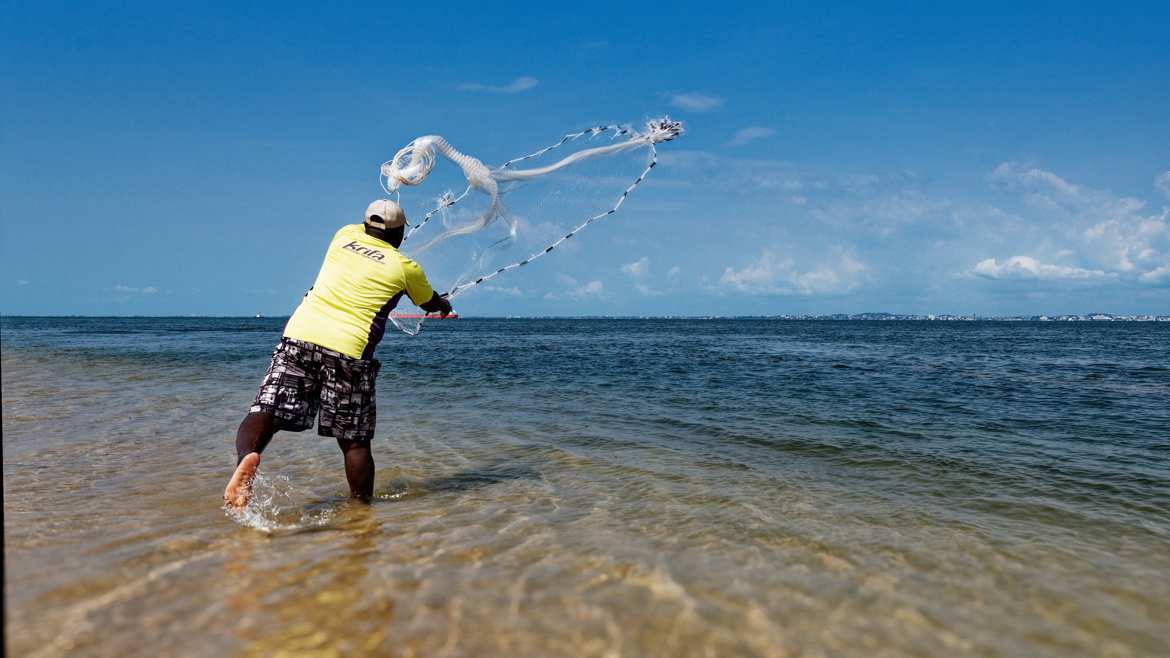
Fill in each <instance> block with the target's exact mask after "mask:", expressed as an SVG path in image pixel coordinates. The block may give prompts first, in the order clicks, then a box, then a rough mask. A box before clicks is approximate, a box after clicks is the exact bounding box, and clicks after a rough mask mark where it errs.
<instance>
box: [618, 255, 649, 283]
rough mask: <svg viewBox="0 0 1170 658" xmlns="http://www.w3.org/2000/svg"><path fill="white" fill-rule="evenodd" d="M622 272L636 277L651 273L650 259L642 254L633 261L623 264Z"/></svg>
mask: <svg viewBox="0 0 1170 658" xmlns="http://www.w3.org/2000/svg"><path fill="white" fill-rule="evenodd" d="M622 273H623V274H625V275H626V276H631V277H634V278H635V279H638V278H641V277H644V276H646V275H647V274H649V273H650V259H649V258H647V257H646V256H642V257H641V258H639V259H638V260H636V261H634V262H632V263H626V264H625V265H622Z"/></svg>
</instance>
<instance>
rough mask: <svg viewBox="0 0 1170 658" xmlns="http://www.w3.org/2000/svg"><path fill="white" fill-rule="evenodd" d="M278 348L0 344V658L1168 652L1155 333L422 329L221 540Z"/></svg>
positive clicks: (204, 323)
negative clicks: (364, 500)
mask: <svg viewBox="0 0 1170 658" xmlns="http://www.w3.org/2000/svg"><path fill="white" fill-rule="evenodd" d="M281 326H282V321H281V320H250V319H35V318H4V319H3V333H2V338H3V345H2V354H3V363H2V366H3V404H4V415H3V430H4V437H3V457H4V539H5V559H6V578H7V583H6V586H7V587H6V593H7V606H8V624H7V642H8V649H9V651H10V655H20V656H46V657H47V656H65V655H69V656H75V655H97V656H128V655H151V656H165V655H183V656H216V657H222V656H253V655H255V656H275V655H288V656H294V655H306V656H307V655H315V656H318V655H319V656H330V655H338V656H340V655H362V654H374V655H391V656H416V655H417V656H493V655H494V656H732V655H745V656H789V655H807V656H883V655H890V656H894V655H898V656H901V655H921V656H939V655H973V656H1000V655H1002V656H1019V655H1029V656H1164V655H1167V654H1170V623H1168V621H1170V403H1168V402H1167V401H1168V400H1170V325H1167V324H1153V323H1140V324H1138V323H1132V324H1131V323H1125V324H1108V323H1091V324H1090V323H1085V324H1040V323H1035V324H1033V323H1004V324H1000V323H898V322H892V323H877V322H836V323H834V322H824V323H819V322H781V321H746V320H744V321H682V320H675V321H667V320H661V321H657V320H647V321H632V320H622V321H606V320H470V319H464V320H459V321H455V322H441V323H440V322H432V323H429V324H428V325H427V327H426V330H425V331H424V333H423V334H422V335H421V336H419V337H417V338H413V339H411V338H406V337H405V336H395V337H389V336H388V337H387V339H386V341H385V342H384V344H383V345H382V347H381V348H380V349H379V357H380V358H381V360H382V362H383V368H382V373H381V375H380V377H379V383H378V387H379V388H378V392H379V401H380V407H379V409H380V421H379V426H378V427H379V429H378V432H377V438H376V439H375V459H376V460H377V462H378V467H379V471H378V479H377V483H376V496H377V500H376V501H375V502H374V503H373V504H372V505H370V506H365V505H361V504H355V503H351V502H348V501H347V500H346V498H345V493H346V488H345V481H344V476H343V472H342V469H341V458H340V452H339V451H338V450H337V448H336V446H335V445H334V444H333V443H332V442H331V440H329V439H321V438H318V437H316V435H315V434H314V433H312V432H305V433H301V434H288V433H281V434H278V435H277V437H276V438H275V439H274V441H273V443H272V445H271V446H270V448H269V449H268V450H267V451H266V452H265V454H264V461H263V463H262V465H261V469H262V472H263V473H264V478H263V480H262V481H261V482H260V483H259V484H258V498H259V499H260V503H259V504H257V505H256V506H255V508H254V509H253V510H252V511H251V512H250V513H249V515H248V518H246V519H232V518H229V517H228V516H226V515H225V514H224V512H223V511H222V510H221V509H220V508H219V502H218V501H219V496H220V494H221V493H222V491H223V485H224V484H225V482H226V479H227V477H228V475H230V472H231V469H232V466H233V465H234V454H233V453H234V450H233V448H232V447H231V441H232V438H233V436H234V432H235V427H236V425H237V424H238V422H239V420H240V418H241V417H242V415H243V413H244V412H245V411H246V408H247V405H248V404H249V402H250V401H251V397H252V395H253V394H254V393H255V388H256V386H257V385H258V383H259V380H260V378H261V376H262V375H263V372H264V368H265V366H266V365H267V359H268V357H269V355H270V353H271V350H272V347H273V346H274V344H275V342H276V340H277V339H278V337H279V333H280V329H281Z"/></svg>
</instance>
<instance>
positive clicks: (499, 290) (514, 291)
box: [483, 286, 524, 297]
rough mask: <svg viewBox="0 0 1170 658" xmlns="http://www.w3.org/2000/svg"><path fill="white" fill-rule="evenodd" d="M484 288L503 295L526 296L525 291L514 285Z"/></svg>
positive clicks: (486, 290)
mask: <svg viewBox="0 0 1170 658" xmlns="http://www.w3.org/2000/svg"><path fill="white" fill-rule="evenodd" d="M483 289H484V291H485V292H494V293H498V294H501V295H507V296H509V297H523V296H524V291H523V290H520V289H519V288H517V287H516V286H512V287H510V288H504V287H502V286H484V287H483Z"/></svg>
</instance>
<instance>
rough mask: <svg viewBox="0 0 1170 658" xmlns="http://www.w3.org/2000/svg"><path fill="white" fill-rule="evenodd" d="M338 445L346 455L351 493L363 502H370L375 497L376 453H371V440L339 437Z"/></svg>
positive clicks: (347, 475)
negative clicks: (353, 439)
mask: <svg viewBox="0 0 1170 658" xmlns="http://www.w3.org/2000/svg"><path fill="white" fill-rule="evenodd" d="M337 447H339V448H341V452H342V453H343V454H344V455H345V479H346V480H347V481H348V482H349V495H350V496H353V497H354V498H356V499H358V500H360V501H362V502H366V503H368V502H370V499H371V498H373V497H374V455H372V454H371V453H370V442H369V441H350V440H348V439H338V440H337Z"/></svg>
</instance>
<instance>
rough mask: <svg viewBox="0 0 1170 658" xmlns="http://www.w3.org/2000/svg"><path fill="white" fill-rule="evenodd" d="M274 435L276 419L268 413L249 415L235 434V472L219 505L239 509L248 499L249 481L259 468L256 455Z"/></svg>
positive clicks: (258, 456)
mask: <svg viewBox="0 0 1170 658" xmlns="http://www.w3.org/2000/svg"><path fill="white" fill-rule="evenodd" d="M273 434H276V417H275V416H273V415H272V414H271V413H260V412H257V413H250V414H248V415H247V416H245V417H244V421H243V422H242V423H240V429H239V431H237V432H236V472H235V473H233V474H232V479H231V480H229V481H228V485H227V488H226V489H224V491H223V502H224V504H225V505H227V506H228V507H231V508H233V509H237V510H239V509H243V508H245V507H247V506H248V502H249V501H251V500H252V480H254V479H255V478H256V471H257V469H259V468H260V453H261V452H263V451H264V448H265V446H267V445H268V442H269V441H271V440H272V435H273Z"/></svg>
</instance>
